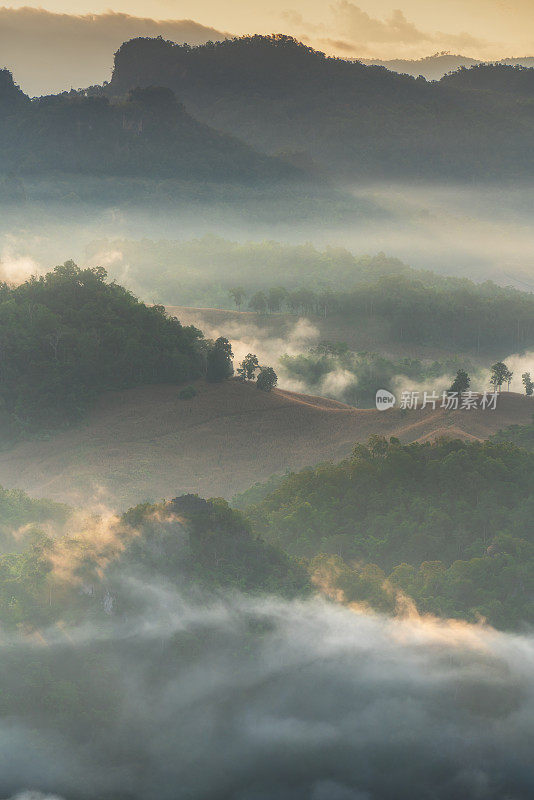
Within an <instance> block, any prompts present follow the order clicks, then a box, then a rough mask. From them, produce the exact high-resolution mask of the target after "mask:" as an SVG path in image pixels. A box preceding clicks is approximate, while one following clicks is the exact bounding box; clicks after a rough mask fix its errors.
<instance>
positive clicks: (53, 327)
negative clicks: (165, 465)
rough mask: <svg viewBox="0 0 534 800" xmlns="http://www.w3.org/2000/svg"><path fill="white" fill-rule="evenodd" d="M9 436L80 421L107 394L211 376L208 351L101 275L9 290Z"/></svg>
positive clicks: (3, 333) (51, 276) (193, 333)
mask: <svg viewBox="0 0 534 800" xmlns="http://www.w3.org/2000/svg"><path fill="white" fill-rule="evenodd" d="M0 342H1V359H0V414H1V417H0V420H1V423H2V438H3V439H9V437H13V436H17V435H19V434H21V433H24V432H25V431H30V432H31V431H35V430H43V429H47V428H51V427H56V426H59V425H62V424H64V423H68V422H69V421H72V420H76V419H78V418H79V417H80V416H81V415H82V414H83V413H84V412H85V411H86V410H87V408H88V407H89V405H90V404H91V403H92V401H93V400H94V399H95V397H96V396H97V395H98V394H99V393H100V392H102V391H105V390H110V389H124V388H127V387H131V386H137V385H140V384H146V383H182V382H184V381H186V380H190V379H191V378H196V377H198V376H200V375H201V374H203V371H204V370H205V358H206V347H207V343H206V342H205V341H204V340H203V338H202V334H201V332H200V331H198V330H197V329H196V328H193V327H183V326H182V325H181V324H180V323H179V321H178V320H177V319H175V318H171V317H168V316H167V315H166V313H165V311H164V309H163V308H162V307H161V306H152V307H148V306H146V305H145V304H144V303H141V302H139V300H137V299H136V298H135V297H134V296H133V295H132V294H131V293H130V292H128V291H127V290H126V289H124V288H123V287H121V286H119V285H118V284H116V283H108V282H106V272H105V270H103V269H101V268H95V269H80V268H79V267H77V266H76V265H75V264H74V263H73V262H67V263H66V264H64V265H63V266H59V267H56V268H55V269H54V270H53V271H52V272H49V273H48V274H47V275H45V276H42V277H38V278H37V277H32V278H30V279H29V280H28V281H26V282H25V283H23V284H21V285H20V286H17V287H11V286H9V285H8V284H6V283H3V284H1V285H0Z"/></svg>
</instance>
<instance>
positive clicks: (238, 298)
mask: <svg viewBox="0 0 534 800" xmlns="http://www.w3.org/2000/svg"><path fill="white" fill-rule="evenodd" d="M228 294H229V295H230V297H231V298H232V300H233V301H234V303H235V304H236V306H237V308H238V309H241V306H242V304H243V300H244V299H245V297H246V292H245V290H244V289H243V287H242V286H234V287H233V289H230V290H229V291H228Z"/></svg>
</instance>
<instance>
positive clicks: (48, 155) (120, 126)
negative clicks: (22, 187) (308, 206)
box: [0, 70, 298, 183]
mask: <svg viewBox="0 0 534 800" xmlns="http://www.w3.org/2000/svg"><path fill="white" fill-rule="evenodd" d="M0 108H1V109H2V124H1V125H0V145H1V148H0V173H2V172H8V173H9V174H10V175H16V176H19V177H24V176H36V175H50V176H53V175H56V174H57V173H59V174H62V173H66V174H78V175H80V176H88V175H90V176H95V177H96V176H105V177H108V178H109V177H113V176H115V177H150V178H151V179H162V178H180V179H182V180H197V181H215V182H221V181H229V182H232V181H233V182H237V183H248V182H255V181H269V180H280V179H285V178H292V177H294V176H295V175H297V174H298V173H297V171H296V170H295V169H294V168H293V167H291V166H289V165H288V164H282V163H280V162H277V161H276V160H275V159H270V158H268V157H267V156H264V155H260V154H259V153H256V152H254V151H253V150H252V149H251V148H250V147H248V146H247V145H246V144H244V143H242V142H240V141H237V139H235V138H232V137H231V136H228V135H224V134H221V133H219V132H218V131H215V130H212V129H211V128H209V127H208V126H207V125H206V124H203V123H201V122H198V121H197V120H195V119H193V117H191V116H190V114H188V112H187V111H186V109H185V108H184V106H183V105H182V104H181V103H180V102H178V101H177V99H176V97H175V96H174V94H173V93H172V91H171V90H170V89H168V88H158V87H147V88H144V89H138V88H136V87H132V91H131V92H128V93H126V96H125V98H124V99H123V101H121V102H118V103H110V102H109V100H108V99H107V98H106V97H86V96H85V95H84V93H76V92H70V93H64V94H60V95H51V96H49V97H41V98H37V99H35V100H33V101H30V100H29V98H27V97H26V96H25V95H24V94H23V93H22V92H21V91H20V89H18V87H16V86H15V84H14V83H13V78H12V76H11V74H10V73H9V72H7V71H6V70H4V71H2V72H1V73H0Z"/></svg>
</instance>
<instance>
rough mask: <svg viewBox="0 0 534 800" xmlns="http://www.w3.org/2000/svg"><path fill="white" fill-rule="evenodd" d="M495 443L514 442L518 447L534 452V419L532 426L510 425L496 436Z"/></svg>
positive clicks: (493, 439) (493, 437) (494, 437)
mask: <svg viewBox="0 0 534 800" xmlns="http://www.w3.org/2000/svg"><path fill="white" fill-rule="evenodd" d="M492 441H494V442H513V444H515V445H517V446H518V447H524V448H525V450H530V451H533V452H534V419H533V421H532V423H531V424H530V425H510V426H509V427H508V428H504V429H503V430H502V431H499V432H498V433H496V434H495V435H494V436H492Z"/></svg>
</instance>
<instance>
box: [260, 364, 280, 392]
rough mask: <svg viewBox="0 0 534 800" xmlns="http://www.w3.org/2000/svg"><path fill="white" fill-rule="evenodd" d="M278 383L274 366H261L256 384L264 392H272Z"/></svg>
mask: <svg viewBox="0 0 534 800" xmlns="http://www.w3.org/2000/svg"><path fill="white" fill-rule="evenodd" d="M277 383H278V377H277V375H276V372H275V371H274V369H273V368H272V367H261V369H260V374H259V375H258V380H257V382H256V386H257V387H258V389H261V390H262V391H263V392H270V391H271V389H274V387H275V386H276V384H277Z"/></svg>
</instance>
